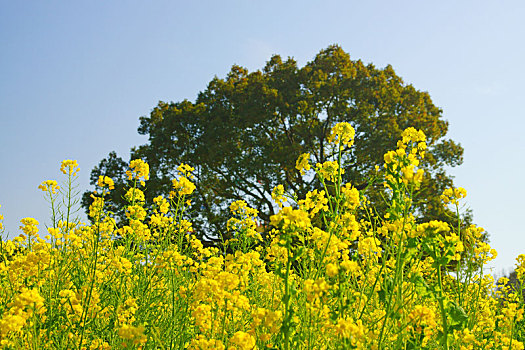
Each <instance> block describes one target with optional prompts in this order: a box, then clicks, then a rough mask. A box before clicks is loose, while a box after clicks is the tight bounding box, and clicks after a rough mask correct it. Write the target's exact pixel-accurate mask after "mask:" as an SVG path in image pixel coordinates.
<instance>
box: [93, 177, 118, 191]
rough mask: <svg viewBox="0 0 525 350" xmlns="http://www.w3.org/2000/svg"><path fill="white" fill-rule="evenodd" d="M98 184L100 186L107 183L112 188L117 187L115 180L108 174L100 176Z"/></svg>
mask: <svg viewBox="0 0 525 350" xmlns="http://www.w3.org/2000/svg"><path fill="white" fill-rule="evenodd" d="M97 185H98V186H99V187H105V186H106V185H107V186H108V188H109V189H110V190H113V189H115V182H113V180H112V179H111V178H110V177H107V176H99V177H98V181H97Z"/></svg>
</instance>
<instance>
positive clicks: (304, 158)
mask: <svg viewBox="0 0 525 350" xmlns="http://www.w3.org/2000/svg"><path fill="white" fill-rule="evenodd" d="M308 159H310V153H303V154H301V155H300V156H299V158H297V161H296V162H295V168H296V169H297V170H299V171H300V172H301V175H304V174H305V171H308V170H310V163H309V162H308Z"/></svg>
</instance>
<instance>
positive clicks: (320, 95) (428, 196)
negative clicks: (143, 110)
mask: <svg viewBox="0 0 525 350" xmlns="http://www.w3.org/2000/svg"><path fill="white" fill-rule="evenodd" d="M338 122H349V123H350V124H351V125H352V126H353V127H354V128H355V130H356V142H355V146H353V147H352V149H351V150H350V151H349V152H346V153H345V154H346V155H345V157H344V158H343V164H344V169H345V173H344V175H343V178H344V181H345V182H350V183H352V184H353V185H354V186H356V187H358V188H360V189H364V188H365V187H366V185H367V183H368V182H367V181H368V179H369V178H370V177H371V176H373V174H374V173H375V166H376V165H378V166H380V167H381V166H382V164H383V154H384V153H385V152H386V151H388V150H391V149H395V147H396V142H397V140H398V139H399V138H400V135H401V132H402V131H403V130H404V129H405V128H407V127H410V126H412V127H415V128H417V129H421V130H423V131H424V132H425V134H426V135H427V139H428V142H429V149H428V152H427V155H426V159H425V163H424V164H423V167H424V169H425V177H424V181H423V183H422V186H421V190H420V191H419V192H418V193H417V194H416V197H415V202H414V205H415V206H416V208H417V210H416V212H417V213H418V215H419V217H418V220H420V221H427V220H431V219H440V220H444V221H450V220H451V219H450V218H449V217H448V216H447V214H450V213H447V210H446V209H444V208H443V206H442V205H441V204H440V200H439V195H440V194H441V193H442V191H443V190H444V189H445V188H446V187H449V186H451V185H452V179H451V176H449V175H447V174H446V172H445V166H452V167H453V166H457V165H459V164H461V162H462V154H463V149H462V147H461V146H460V145H459V144H458V143H455V142H454V141H452V140H450V139H446V138H445V136H446V133H447V128H448V123H447V121H445V120H443V118H442V110H441V109H440V108H438V107H436V106H435V105H434V104H433V103H432V100H431V98H430V96H429V94H428V93H427V92H422V91H419V90H417V89H416V88H414V87H413V86H412V85H410V84H406V83H404V82H403V80H402V79H401V77H399V76H398V75H396V73H395V72H394V69H393V68H392V67H391V66H386V67H385V68H382V69H380V68H376V67H375V66H374V65H372V64H369V65H365V64H363V63H362V62H361V61H360V60H356V61H354V60H351V59H350V56H349V55H348V54H347V53H346V52H344V51H343V50H342V49H341V48H340V47H339V46H337V45H333V46H330V47H328V48H327V49H325V50H322V51H320V52H319V53H318V54H317V55H316V57H315V58H314V60H313V61H311V62H309V63H307V64H306V65H305V66H304V67H298V65H297V62H296V61H295V60H294V59H292V58H288V59H287V60H285V61H283V60H282V58H281V57H280V56H278V55H275V56H273V57H272V58H271V59H270V60H269V61H268V62H267V64H266V66H265V67H264V68H263V69H262V70H257V71H255V72H249V71H248V70H247V69H245V68H242V67H239V66H236V65H235V66H233V67H232V69H231V71H230V72H229V73H228V75H227V76H226V78H224V79H221V78H217V77H215V78H214V79H213V80H212V81H211V82H210V83H209V84H208V87H207V88H206V89H205V90H204V91H202V92H201V93H199V95H198V97H197V99H196V101H195V102H191V101H188V100H184V101H181V102H170V103H165V102H159V104H158V106H157V107H155V108H154V109H153V111H152V112H151V114H150V115H149V116H145V117H141V118H140V127H139V129H138V131H139V133H140V134H142V135H148V136H149V141H148V143H147V144H145V145H142V146H140V147H138V148H134V149H132V155H131V157H132V158H142V159H144V160H145V161H147V162H148V163H149V165H150V169H151V179H150V180H149V181H148V182H147V189H146V196H147V200H148V203H151V200H152V198H153V197H155V196H157V195H159V194H164V195H167V194H168V193H169V191H170V186H171V179H172V178H174V177H175V175H176V168H177V166H178V165H179V164H180V163H186V164H189V165H191V166H193V167H195V169H196V170H195V182H196V186H197V189H196V191H195V193H194V195H193V196H192V201H193V206H192V208H193V209H194V210H193V211H192V212H191V214H190V215H191V216H192V220H193V223H194V226H195V227H196V232H197V234H199V235H200V236H201V237H204V238H209V239H213V238H215V237H217V233H218V232H224V231H225V222H226V219H227V217H228V211H227V210H226V208H227V207H228V205H229V204H230V203H231V202H232V201H234V200H238V199H244V200H246V201H247V202H248V203H249V204H250V205H251V206H252V207H255V208H257V209H258V210H259V212H260V217H261V219H262V220H264V221H266V222H268V221H269V217H270V216H271V215H272V214H274V213H275V207H274V204H273V203H272V201H271V197H270V194H271V191H272V189H273V188H274V187H275V186H276V185H278V184H283V185H284V186H285V187H286V188H287V189H290V190H292V191H294V192H296V193H297V194H298V195H299V196H304V195H305V193H306V192H307V191H308V190H311V189H313V188H314V187H315V186H316V185H317V184H316V183H315V181H316V180H315V179H313V178H312V177H308V176H306V177H302V176H300V173H299V172H298V170H297V169H295V162H296V159H297V158H298V156H299V155H300V154H302V153H307V152H308V153H310V154H311V155H312V157H313V159H314V161H316V162H320V163H322V162H323V161H325V160H327V159H329V158H330V156H332V155H331V154H330V152H331V148H330V147H328V144H327V137H328V134H329V132H330V129H331V127H332V126H333V125H334V124H336V123H338ZM125 167H126V163H125V162H123V161H122V159H120V158H119V157H118V156H117V155H116V154H115V153H111V154H110V155H109V157H108V158H106V159H104V160H102V161H101V162H100V164H99V166H97V167H95V168H94V169H93V171H92V183H93V184H95V183H96V179H97V178H98V176H99V175H106V176H110V177H112V178H113V179H114V180H115V185H116V188H117V190H116V191H115V192H114V193H113V195H112V196H113V197H112V202H113V206H114V207H113V208H114V211H115V212H116V213H117V215H120V217H122V208H123V206H124V202H123V200H122V190H121V189H122V187H123V186H124V185H125V184H126V178H125V174H124V172H125ZM382 191H383V189H382V184H378V185H376V186H369V187H367V188H366V192H367V194H368V195H369V196H370V198H371V199H372V202H374V203H375V204H377V205H378V206H379V207H381V192H382ZM88 199H89V195H88V194H87V193H86V195H85V200H84V205H85V206H86V207H87V205H88V203H89V200H88Z"/></svg>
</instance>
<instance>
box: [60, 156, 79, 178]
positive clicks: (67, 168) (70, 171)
mask: <svg viewBox="0 0 525 350" xmlns="http://www.w3.org/2000/svg"><path fill="white" fill-rule="evenodd" d="M79 170H80V168H79V167H78V163H77V161H76V160H71V159H66V160H63V161H62V164H61V166H60V171H62V173H63V174H66V175H73V176H76V175H77V173H78V172H79Z"/></svg>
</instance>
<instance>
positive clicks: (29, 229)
mask: <svg viewBox="0 0 525 350" xmlns="http://www.w3.org/2000/svg"><path fill="white" fill-rule="evenodd" d="M20 222H21V223H22V224H23V225H24V226H20V229H21V230H22V231H24V233H25V234H26V235H28V236H29V237H31V236H36V234H37V233H38V227H37V225H38V221H36V220H35V219H33V218H24V219H22V220H20Z"/></svg>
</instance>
